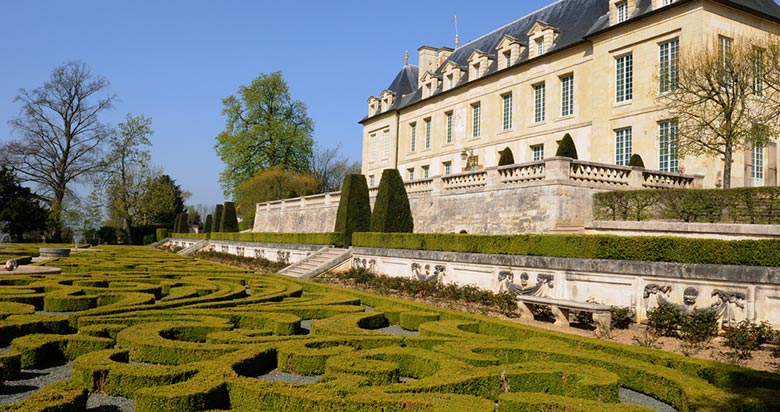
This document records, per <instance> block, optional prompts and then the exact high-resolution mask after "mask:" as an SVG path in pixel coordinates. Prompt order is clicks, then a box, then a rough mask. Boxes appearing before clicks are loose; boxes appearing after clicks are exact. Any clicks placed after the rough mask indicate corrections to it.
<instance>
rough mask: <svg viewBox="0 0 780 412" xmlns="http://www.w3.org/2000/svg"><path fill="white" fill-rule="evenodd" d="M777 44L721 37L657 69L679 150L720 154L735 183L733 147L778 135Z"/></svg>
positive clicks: (726, 180) (726, 177)
mask: <svg viewBox="0 0 780 412" xmlns="http://www.w3.org/2000/svg"><path fill="white" fill-rule="evenodd" d="M777 51H778V48H777V47H776V46H775V45H773V44H772V43H769V42H768V41H766V40H764V39H758V38H755V39H753V38H736V39H731V38H728V37H724V36H719V38H718V39H717V41H714V42H712V43H709V44H704V45H701V46H699V47H695V48H693V47H692V48H691V49H690V50H684V51H681V52H680V58H679V66H678V64H677V62H676V61H674V60H671V61H669V62H668V63H666V64H665V65H664V66H663V67H661V68H660V70H659V79H658V80H659V84H660V85H661V93H660V95H659V97H658V102H659V104H661V105H662V106H663V107H665V108H666V110H667V113H666V114H667V115H668V117H669V118H670V119H674V118H676V119H677V122H678V127H679V129H678V139H679V140H678V153H679V155H680V156H681V157H685V156H702V155H703V156H718V157H720V158H721V159H722V160H723V187H724V188H729V187H731V166H732V163H733V161H734V151H739V150H749V149H752V148H753V146H754V145H755V146H759V147H760V146H764V145H766V144H767V143H768V142H770V141H772V140H775V139H776V138H777V137H778V135H779V134H780V121H779V120H780V119H778V116H780V93H779V92H778V85H780V76H778V75H777V73H776V71H777V68H775V67H772V66H771V65H772V64H773V63H776V62H777V58H778V55H777Z"/></svg>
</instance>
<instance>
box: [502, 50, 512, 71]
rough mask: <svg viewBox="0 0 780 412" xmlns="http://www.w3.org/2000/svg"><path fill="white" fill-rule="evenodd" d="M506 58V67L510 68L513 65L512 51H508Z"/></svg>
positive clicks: (504, 54)
mask: <svg viewBox="0 0 780 412" xmlns="http://www.w3.org/2000/svg"><path fill="white" fill-rule="evenodd" d="M503 56H504V67H507V68H508V67H509V66H511V65H512V51H511V50H507V51H505V52H504V53H503Z"/></svg>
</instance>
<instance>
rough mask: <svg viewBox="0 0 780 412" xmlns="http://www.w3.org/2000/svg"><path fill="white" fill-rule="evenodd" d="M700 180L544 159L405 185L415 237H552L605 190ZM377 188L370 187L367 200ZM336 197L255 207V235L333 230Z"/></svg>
mask: <svg viewBox="0 0 780 412" xmlns="http://www.w3.org/2000/svg"><path fill="white" fill-rule="evenodd" d="M701 181H702V178H701V176H690V175H680V174H676V173H663V172H655V171H649V170H646V169H642V168H632V167H622V166H615V165H605V164H599V163H591V162H584V161H578V160H574V161H572V160H571V159H568V158H549V159H545V160H543V161H539V162H532V163H525V164H516V165H511V166H503V167H493V168H487V169H484V170H478V171H474V172H469V173H460V174H455V175H448V176H436V177H433V178H430V179H421V180H414V181H411V182H407V183H406V191H407V193H408V194H409V201H410V204H411V208H412V215H413V216H414V230H415V232H418V233H450V232H460V231H461V230H465V231H466V232H468V233H472V234H510V233H549V232H554V231H561V230H568V228H572V227H573V228H576V229H580V228H582V227H583V226H584V224H585V223H586V222H588V221H590V220H591V219H592V197H593V194H594V193H598V192H601V191H605V190H620V189H642V188H654V189H661V188H683V187H700V186H701ZM376 192H377V189H376V188H374V189H371V191H370V195H371V202H372V203H373V199H374V197H375V196H376ZM340 198H341V194H340V193H339V192H334V193H326V194H321V195H315V196H308V197H301V198H294V199H286V200H279V201H275V202H269V203H260V204H258V205H257V211H256V215H255V224H254V228H253V231H254V232H330V231H333V228H334V226H335V223H336V211H337V210H338V203H339V200H340Z"/></svg>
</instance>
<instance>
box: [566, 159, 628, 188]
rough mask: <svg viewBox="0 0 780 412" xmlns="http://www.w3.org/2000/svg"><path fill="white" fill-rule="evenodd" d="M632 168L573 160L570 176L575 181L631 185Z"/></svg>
mask: <svg viewBox="0 0 780 412" xmlns="http://www.w3.org/2000/svg"><path fill="white" fill-rule="evenodd" d="M631 172H632V169H631V168H630V167H627V166H617V165H608V164H603V163H592V162H584V161H581V160H572V161H571V166H570V168H569V178H570V179H571V180H573V181H575V182H586V183H597V184H606V185H612V186H629V185H630V182H629V177H630V175H631Z"/></svg>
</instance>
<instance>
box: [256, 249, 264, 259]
mask: <svg viewBox="0 0 780 412" xmlns="http://www.w3.org/2000/svg"><path fill="white" fill-rule="evenodd" d="M255 259H265V249H255Z"/></svg>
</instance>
